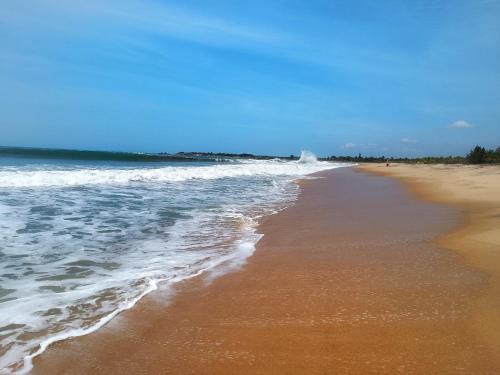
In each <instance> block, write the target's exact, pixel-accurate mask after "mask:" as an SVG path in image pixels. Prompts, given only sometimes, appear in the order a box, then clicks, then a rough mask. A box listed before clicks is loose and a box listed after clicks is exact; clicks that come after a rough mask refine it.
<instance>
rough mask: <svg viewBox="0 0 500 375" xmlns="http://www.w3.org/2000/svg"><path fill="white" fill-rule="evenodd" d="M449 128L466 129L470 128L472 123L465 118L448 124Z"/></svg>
mask: <svg viewBox="0 0 500 375" xmlns="http://www.w3.org/2000/svg"><path fill="white" fill-rule="evenodd" d="M448 127H449V128H450V129H467V128H472V127H473V125H472V124H470V123H468V122H467V121H465V120H457V121H455V122H454V123H453V124H450V125H448Z"/></svg>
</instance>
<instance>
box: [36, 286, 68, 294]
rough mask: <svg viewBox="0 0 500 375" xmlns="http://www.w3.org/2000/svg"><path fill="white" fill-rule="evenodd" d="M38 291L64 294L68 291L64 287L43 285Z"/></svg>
mask: <svg viewBox="0 0 500 375" xmlns="http://www.w3.org/2000/svg"><path fill="white" fill-rule="evenodd" d="M38 289H40V291H43V292H44V291H47V290H48V291H50V292H54V293H62V292H65V291H66V288H64V287H62V286H58V285H42V286H40V287H39V288H38Z"/></svg>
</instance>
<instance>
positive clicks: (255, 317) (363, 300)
mask: <svg viewBox="0 0 500 375" xmlns="http://www.w3.org/2000/svg"><path fill="white" fill-rule="evenodd" d="M499 172H500V170H499V168H498V167H491V168H481V169H478V168H472V167H430V166H395V167H390V168H386V167H382V166H380V165H373V166H362V167H361V168H358V169H352V168H342V169H337V170H334V171H329V172H321V173H320V174H319V175H318V177H321V178H318V179H312V180H304V181H302V182H301V186H302V192H301V194H300V197H299V199H298V201H297V202H296V204H295V205H294V206H292V207H290V208H288V209H286V210H284V211H282V212H280V213H279V214H276V215H272V216H268V217H266V218H265V219H263V220H262V221H261V223H260V226H259V232H260V233H263V234H264V237H263V239H262V240H261V241H260V242H259V243H258V245H257V249H256V252H255V253H254V255H253V256H251V257H250V258H249V259H248V261H247V263H246V264H245V265H244V266H242V267H241V268H240V269H238V270H235V271H233V272H230V273H228V274H225V275H223V276H220V277H217V278H215V279H213V278H212V277H210V275H208V276H204V277H199V278H196V279H193V280H191V281H188V282H183V283H181V284H179V286H178V288H177V290H176V293H175V295H174V296H173V297H172V298H168V299H167V298H166V297H165V296H164V295H162V293H161V292H158V293H155V294H151V295H149V296H148V297H146V298H145V299H143V300H142V301H141V302H140V303H139V304H138V305H137V306H136V307H134V308H133V309H132V310H129V311H127V312H126V313H123V314H121V315H120V317H118V318H117V319H114V320H113V321H112V322H111V323H110V324H108V325H107V326H106V327H104V328H103V329H101V330H99V331H98V332H97V333H94V334H90V335H87V336H84V337H79V338H76V339H70V340H66V341H64V342H59V343H56V344H55V345H52V346H51V347H50V348H49V349H48V350H47V351H46V352H45V353H44V354H43V355H41V356H39V357H37V358H35V361H34V366H35V367H34V370H33V373H35V374H62V373H65V374H118V373H120V374H158V373H164V374H235V373H239V374H295V373H296V374H328V373H336V374H341V373H405V374H411V373H420V374H428V373H439V374H456V373H469V374H470V373H475V374H490V373H495V370H496V369H497V368H498V367H499V366H500V358H499V355H498V353H499V351H498V348H499V346H497V345H498V344H499V343H500V340H498V332H500V329H499V328H500V318H499V316H500V314H498V312H499V311H500V298H499V297H497V296H496V294H499V293H498V291H499V290H500V289H498V288H499V285H500V256H499V255H498V254H497V250H498V249H499V242H498V240H499V233H498V228H499V221H500V203H499V197H498V194H497V190H498V187H500V183H499V177H500V174H499ZM383 175H390V176H394V177H397V178H388V177H385V176H383ZM398 179H400V180H401V181H403V183H402V182H400V181H399V180H398ZM408 187H409V189H408ZM415 193H416V194H415ZM438 203H439V204H438ZM443 203H444V204H443ZM167 302H168V303H167Z"/></svg>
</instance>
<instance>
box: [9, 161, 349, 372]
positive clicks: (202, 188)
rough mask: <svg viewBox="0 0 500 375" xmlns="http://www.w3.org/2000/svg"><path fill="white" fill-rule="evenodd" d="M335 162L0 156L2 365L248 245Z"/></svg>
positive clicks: (245, 251)
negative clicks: (302, 182)
mask: <svg viewBox="0 0 500 375" xmlns="http://www.w3.org/2000/svg"><path fill="white" fill-rule="evenodd" d="M339 166H341V165H340V164H334V163H329V162H318V161H317V160H316V158H315V157H314V156H313V155H311V154H303V157H302V158H301V160H300V161H282V160H265V161H258V160H238V159H233V160H226V161H224V162H198V163H182V162H169V163H137V162H135V163H126V162H117V161H98V160H91V161H78V160H48V159H40V158H39V159H33V158H31V159H30V158H19V157H0V369H1V370H0V372H2V373H9V372H27V371H29V369H30V368H31V360H32V358H33V357H34V356H36V355H38V354H40V353H41V352H43V350H44V349H45V348H46V347H47V346H48V345H49V344H50V343H52V342H54V341H57V340H61V339H64V338H67V337H71V336H78V335H83V334H86V333H90V332H92V331H95V330H96V329H98V328H99V327H101V326H102V325H104V324H105V323H106V322H108V321H109V320H110V319H111V318H113V317H114V316H115V315H117V314H118V313H119V312H121V311H123V310H125V309H128V308H130V307H132V306H133V305H134V304H135V303H136V302H137V301H138V300H139V299H140V298H141V297H143V296H144V295H146V294H147V293H149V292H150V291H152V290H154V289H156V288H157V286H158V285H159V284H161V285H162V286H163V287H167V288H168V286H169V285H173V283H176V282H178V281H181V280H184V279H186V278H190V277H193V276H196V275H199V274H201V273H203V272H206V271H208V270H217V269H220V270H223V269H228V268H231V267H237V266H238V265H240V264H242V262H244V261H245V259H246V258H247V257H248V256H250V255H251V254H252V252H253V251H254V248H255V244H256V242H257V241H258V240H259V238H260V236H261V235H260V234H259V233H258V232H257V231H256V220H257V219H258V218H259V217H262V216H264V215H270V214H273V213H276V212H278V211H280V210H281V209H283V208H285V207H286V206H288V205H290V204H292V203H293V201H294V200H295V199H296V197H297V194H298V187H297V185H296V184H294V183H293V181H294V180H295V179H297V178H301V177H304V176H307V175H309V174H311V173H314V172H318V171H322V170H326V169H331V168H336V167H339Z"/></svg>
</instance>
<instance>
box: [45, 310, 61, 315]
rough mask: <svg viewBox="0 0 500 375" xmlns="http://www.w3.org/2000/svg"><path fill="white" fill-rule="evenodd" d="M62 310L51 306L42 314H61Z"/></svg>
mask: <svg viewBox="0 0 500 375" xmlns="http://www.w3.org/2000/svg"><path fill="white" fill-rule="evenodd" d="M61 314H62V310H61V309H59V308H53V309H48V310H47V311H46V312H44V313H43V314H42V316H54V315H61Z"/></svg>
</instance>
